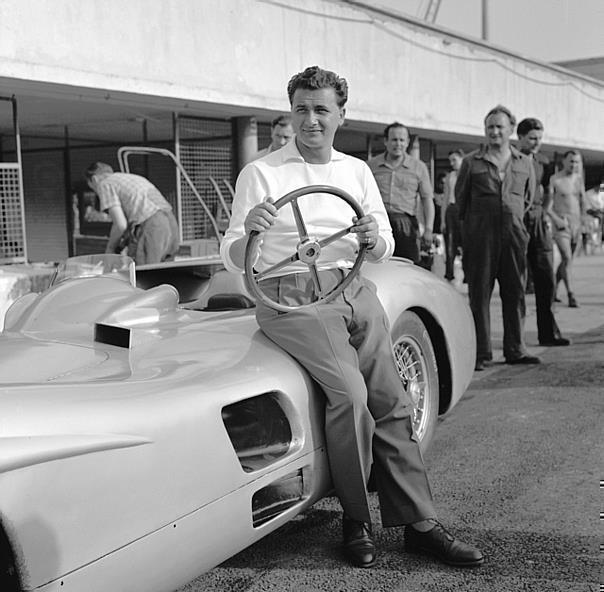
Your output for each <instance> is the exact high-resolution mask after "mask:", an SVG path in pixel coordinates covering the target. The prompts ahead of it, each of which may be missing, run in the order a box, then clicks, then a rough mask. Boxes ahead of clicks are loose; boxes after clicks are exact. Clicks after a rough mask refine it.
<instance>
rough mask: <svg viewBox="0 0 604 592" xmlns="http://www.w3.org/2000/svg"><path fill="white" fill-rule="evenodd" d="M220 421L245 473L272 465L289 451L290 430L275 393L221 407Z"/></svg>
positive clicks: (277, 395) (290, 443)
mask: <svg viewBox="0 0 604 592" xmlns="http://www.w3.org/2000/svg"><path fill="white" fill-rule="evenodd" d="M222 421H223V422H224V427H225V428H226V430H227V433H228V435H229V438H230V440H231V444H232V445H233V448H234V449H235V452H236V453H237V458H238V459H239V462H240V463H241V468H242V469H243V470H244V471H245V472H246V473H251V472H253V471H258V470H260V469H262V468H264V467H267V466H269V465H271V464H274V463H275V462H277V461H278V460H279V459H280V458H283V457H284V456H285V455H286V454H287V453H288V452H289V451H290V447H291V445H292V429H291V426H290V423H289V420H288V418H287V416H286V414H285V412H284V411H283V408H282V407H281V403H280V401H279V394H278V393H276V392H269V393H265V394H263V395H257V396H255V397H250V398H249V399H244V400H243V401H237V403H233V404H231V405H227V406H226V407H223V408H222Z"/></svg>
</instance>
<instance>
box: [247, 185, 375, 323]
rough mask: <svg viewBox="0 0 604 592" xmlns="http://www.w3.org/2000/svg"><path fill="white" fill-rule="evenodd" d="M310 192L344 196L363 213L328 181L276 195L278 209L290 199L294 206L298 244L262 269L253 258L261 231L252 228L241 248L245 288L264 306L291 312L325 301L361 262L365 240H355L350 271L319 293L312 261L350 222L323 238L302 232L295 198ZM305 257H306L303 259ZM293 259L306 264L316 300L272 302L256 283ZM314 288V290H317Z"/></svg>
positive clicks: (355, 207) (359, 211)
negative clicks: (258, 269) (289, 253)
mask: <svg viewBox="0 0 604 592" xmlns="http://www.w3.org/2000/svg"><path fill="white" fill-rule="evenodd" d="M311 193H327V194H330V195H334V196H335V197H339V198H340V199H342V200H344V201H345V202H346V203H347V204H348V205H349V206H350V207H351V208H352V209H353V210H354V213H355V215H356V216H357V218H362V217H363V216H364V215H365V214H364V212H363V210H362V208H361V206H360V205H359V204H358V203H357V202H356V200H355V199H354V198H353V197H352V196H351V195H350V194H349V193H347V192H346V191H344V190H343V189H340V188H339V187H334V186H332V185H308V186H306V187H300V188H299V189H294V190H293V191H290V192H289V193H287V194H286V195H284V196H283V197H281V198H280V199H278V200H277V201H276V202H275V203H274V204H273V205H274V206H275V208H277V210H280V209H281V208H282V207H283V206H285V205H287V204H289V203H291V204H292V208H293V210H294V219H295V220H296V226H297V228H298V236H299V238H300V242H299V243H298V247H297V249H296V253H295V254H294V255H292V256H291V257H288V258H286V259H284V260H282V261H280V262H278V263H276V264H275V265H273V266H271V267H270V268H269V269H268V270H265V271H264V272H260V273H258V272H255V271H254V265H253V261H254V258H255V255H256V251H257V244H258V242H259V241H260V239H261V236H262V235H261V233H259V232H258V231H256V230H252V231H251V232H250V234H249V236H248V241H247V245H246V248H245V263H244V267H245V282H246V285H247V288H248V290H249V291H250V292H251V293H252V294H253V295H254V296H255V297H256V298H257V299H258V300H259V301H260V302H262V303H263V304H265V305H266V306H268V307H270V308H273V309H274V310H277V311H280V312H291V311H295V310H300V309H302V308H308V307H310V306H315V305H317V304H320V303H327V302H330V301H331V300H333V299H334V298H336V297H337V296H338V295H339V294H341V293H342V291H343V290H344V289H345V288H346V287H347V286H348V285H349V284H350V282H352V280H353V279H354V278H355V277H356V276H357V275H358V273H359V271H360V268H361V265H362V264H363V261H364V259H365V252H366V251H367V245H366V244H365V243H359V251H358V253H357V257H356V259H355V262H354V264H353V266H352V267H351V268H350V271H349V272H348V273H347V274H346V276H344V277H343V278H342V279H341V280H340V281H339V282H338V283H337V284H336V286H334V288H332V289H331V290H330V291H329V292H327V293H322V290H321V287H320V281H319V278H318V270H317V268H316V265H314V262H315V261H316V260H317V259H318V257H319V255H320V254H321V248H322V247H325V246H327V245H328V244H330V243H332V242H334V241H335V240H337V239H338V238H341V237H343V236H345V235H347V234H349V233H350V229H351V228H352V226H348V227H347V228H344V229H342V230H340V231H338V232H336V233H335V234H333V235H331V236H329V237H327V238H326V239H323V240H321V241H317V240H315V239H311V238H310V237H309V236H308V233H307V232H306V227H305V224H304V220H303V218H302V214H301V212H300V209H299V208H298V204H297V200H298V198H300V197H302V196H304V195H308V194H311ZM305 259H307V260H308V261H307V260H305ZM294 261H302V262H303V263H306V265H307V266H308V268H309V271H310V274H311V277H312V278H313V281H314V284H315V296H317V300H315V301H313V302H310V303H308V304H300V305H298V306H287V305H285V304H281V303H280V302H276V301H274V300H272V299H271V298H269V297H268V296H267V295H266V294H265V292H264V291H263V290H262V288H261V287H260V284H259V282H260V281H261V280H262V279H263V278H264V276H265V275H267V274H268V273H269V272H271V271H275V270H276V269H279V268H280V267H284V266H285V265H287V264H288V263H293V262H294ZM317 290H318V293H317Z"/></svg>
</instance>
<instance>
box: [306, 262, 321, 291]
mask: <svg viewBox="0 0 604 592" xmlns="http://www.w3.org/2000/svg"><path fill="white" fill-rule="evenodd" d="M308 270H309V271H310V277H311V278H312V283H313V285H314V287H315V294H316V296H317V298H318V299H319V300H321V299H322V298H324V297H325V294H323V287H322V286H321V278H320V277H319V270H318V269H317V266H316V265H315V264H314V263H312V264H310V265H309V266H308Z"/></svg>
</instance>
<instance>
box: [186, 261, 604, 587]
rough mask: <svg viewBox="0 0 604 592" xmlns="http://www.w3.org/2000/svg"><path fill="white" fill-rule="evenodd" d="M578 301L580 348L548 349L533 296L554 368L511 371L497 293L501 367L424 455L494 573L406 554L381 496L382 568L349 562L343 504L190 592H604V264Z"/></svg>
mask: <svg viewBox="0 0 604 592" xmlns="http://www.w3.org/2000/svg"><path fill="white" fill-rule="evenodd" d="M458 289H459V290H460V291H462V292H463V291H464V286H463V284H461V283H460V284H459V285H458ZM575 292H576V295H577V298H578V300H579V304H580V308H577V309H571V308H569V307H568V306H566V304H565V303H560V304H558V305H557V311H556V317H557V320H558V324H559V325H560V328H561V330H562V333H563V334H564V335H565V336H566V337H569V338H570V339H572V340H573V344H572V345H571V346H569V347H552V348H546V347H541V346H539V345H538V342H537V328H536V322H535V311H534V298H533V297H532V296H528V298H527V304H528V307H529V310H528V315H527V323H526V341H527V345H528V347H529V350H530V351H531V353H534V354H536V355H539V356H540V357H541V358H542V360H543V364H541V365H538V366H524V367H518V366H508V365H506V364H504V363H503V352H502V349H501V337H502V326H501V306H500V301H499V298H498V297H497V296H494V298H493V302H492V306H491V312H492V329H493V344H494V346H495V350H494V357H495V362H496V363H495V364H494V365H493V366H492V367H490V368H488V369H486V370H485V371H483V372H476V373H475V374H474V379H473V381H472V383H471V384H470V387H469V389H468V391H467V393H466V394H465V396H464V397H463V399H462V400H461V401H460V403H459V404H458V405H457V406H456V407H455V408H454V409H453V410H452V412H451V413H449V414H448V415H447V416H445V417H444V418H442V419H441V420H440V422H439V426H438V429H437V432H436V436H435V439H434V441H433V444H432V447H431V448H430V450H429V451H428V453H427V455H426V458H425V460H426V466H427V468H428V472H429V475H430V479H431V483H432V488H433V491H434V496H435V502H436V507H437V508H438V511H439V514H440V518H441V520H442V521H443V523H444V524H446V525H447V526H448V527H449V528H450V529H451V530H452V531H453V532H454V533H455V534H456V535H458V536H459V537H460V538H462V539H464V540H466V541H468V542H471V543H473V544H475V545H477V546H479V547H480V548H481V549H482V550H483V552H484V553H485V555H486V557H487V560H486V562H485V565H484V566H483V567H481V568H478V569H471V570H462V569H455V568H452V567H448V566H445V565H441V564H439V563H438V562H435V561H433V560H431V559H429V558H424V557H420V556H412V555H408V554H407V553H405V552H404V550H403V545H402V534H403V533H402V529H398V528H390V529H384V528H382V527H381V526H380V521H379V510H378V504H377V499H375V498H372V504H373V506H372V511H373V513H374V522H375V525H374V530H375V538H376V542H377V544H378V548H379V550H380V555H379V561H378V564H377V565H376V566H375V567H374V568H372V569H369V570H362V569H355V568H352V567H349V566H348V565H347V564H346V563H345V561H343V558H342V555H341V551H340V529H341V510H340V507H339V504H338V502H337V500H336V499H335V498H326V499H324V500H321V501H320V502H318V503H317V504H315V505H314V506H313V508H311V509H310V510H309V511H308V512H306V513H304V514H303V515H301V516H299V517H298V518H296V519H295V520H293V521H292V522H290V523H289V524H287V525H285V526H284V527H283V528H281V529H280V530H278V531H277V532H274V533H272V534H271V535H269V536H267V537H265V538H264V539H263V540H261V541H259V542H258V543H256V544H255V545H252V546H251V547H249V548H248V549H246V550H245V551H243V552H241V553H239V554H238V555H236V556H234V557H232V558H231V559H229V560H228V561H226V562H224V563H223V564H222V565H220V566H218V567H216V568H214V569H213V570H211V571H210V572H208V573H206V574H204V575H202V576H200V577H198V578H197V579H195V580H194V581H192V582H190V583H189V584H187V585H186V586H184V587H182V588H181V589H180V590H179V591H178V592H201V591H203V592H219V591H220V592H240V591H241V592H259V591H275V592H290V591H291V592H294V591H295V592H339V591H341V592H361V591H363V592H364V591H371V592H374V591H377V592H380V591H383V592H403V591H406V592H437V591H438V592H453V591H455V592H459V591H463V592H466V591H467V592H596V590H600V587H599V583H598V582H599V572H600V551H599V543H600V533H599V526H598V516H599V511H600V494H599V491H598V481H599V479H601V478H602V476H603V474H602V458H603V457H604V455H603V453H604V448H603V446H602V428H601V418H602V415H603V412H604V402H603V394H604V393H603V389H602V385H603V384H604V253H601V252H598V253H596V254H592V255H589V256H582V257H579V258H578V259H577V260H576V263H575Z"/></svg>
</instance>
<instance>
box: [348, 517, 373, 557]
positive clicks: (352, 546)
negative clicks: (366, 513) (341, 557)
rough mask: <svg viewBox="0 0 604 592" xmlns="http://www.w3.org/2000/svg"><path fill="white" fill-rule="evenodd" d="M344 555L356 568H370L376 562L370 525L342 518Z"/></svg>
mask: <svg viewBox="0 0 604 592" xmlns="http://www.w3.org/2000/svg"><path fill="white" fill-rule="evenodd" d="M342 531H343V535H344V541H343V546H344V553H345V554H346V557H347V558H348V560H349V561H350V563H352V564H353V565H355V566H356V567H372V566H374V565H375V562H376V560H377V556H376V552H375V543H374V542H373V535H372V533H371V524H369V523H367V522H359V521H358V520H352V519H350V518H348V516H344V520H343V522H342Z"/></svg>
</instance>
